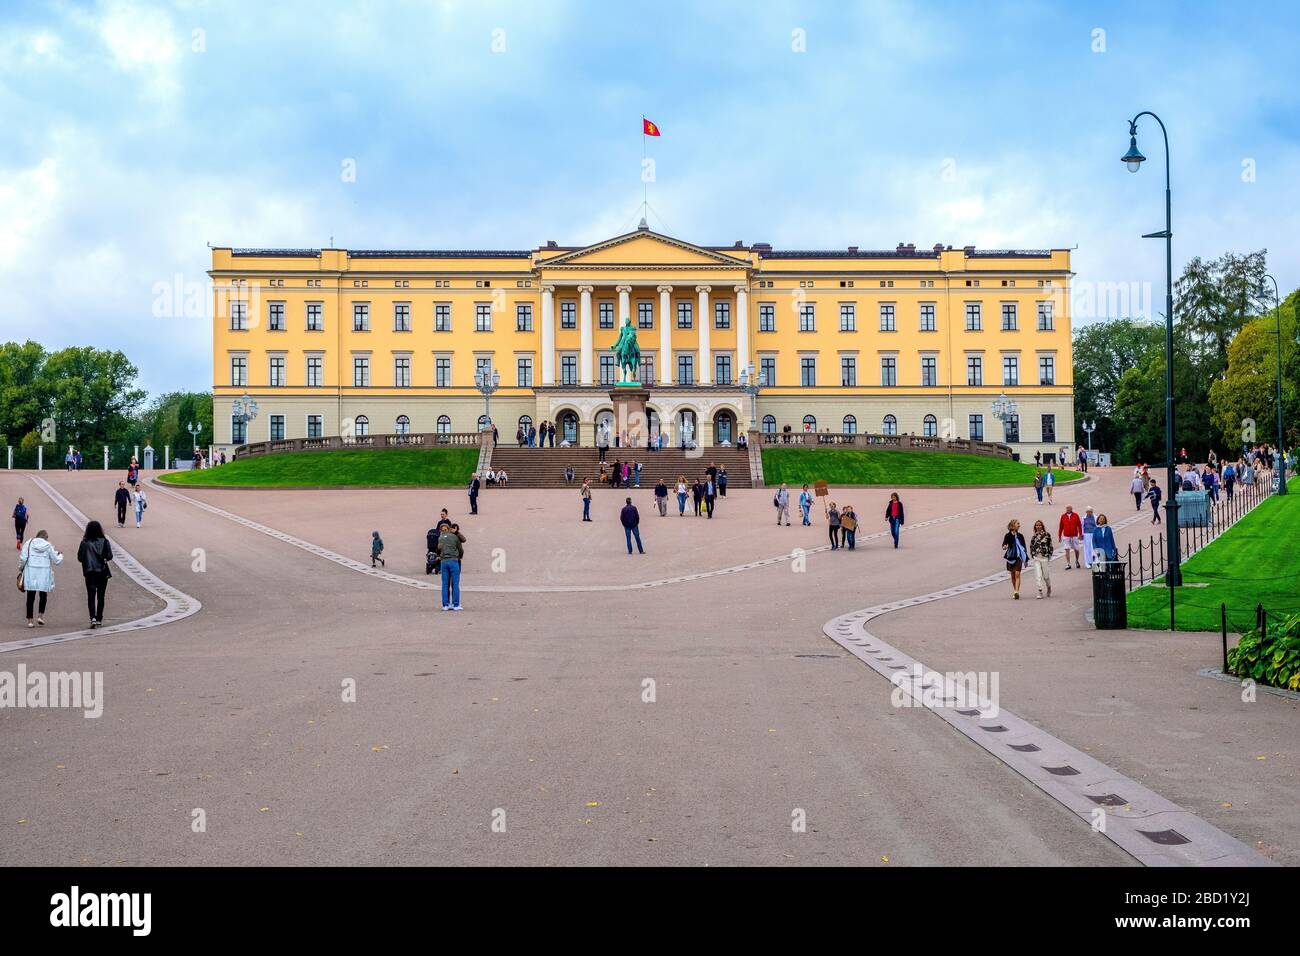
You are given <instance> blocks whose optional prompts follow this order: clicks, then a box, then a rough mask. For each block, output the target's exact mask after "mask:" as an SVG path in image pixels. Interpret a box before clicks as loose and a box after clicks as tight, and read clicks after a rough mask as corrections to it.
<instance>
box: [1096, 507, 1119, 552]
mask: <svg viewBox="0 0 1300 956" xmlns="http://www.w3.org/2000/svg"><path fill="white" fill-rule="evenodd" d="M1092 555H1093V560H1094V561H1117V560H1119V548H1118V547H1116V545H1115V533H1114V532H1113V531H1111V530H1110V525H1109V524H1108V523H1107V521H1106V516H1105V515H1097V527H1096V528H1095V529H1093V532H1092Z"/></svg>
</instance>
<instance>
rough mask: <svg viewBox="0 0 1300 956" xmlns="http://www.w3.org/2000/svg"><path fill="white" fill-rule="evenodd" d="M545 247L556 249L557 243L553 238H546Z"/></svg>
mask: <svg viewBox="0 0 1300 956" xmlns="http://www.w3.org/2000/svg"><path fill="white" fill-rule="evenodd" d="M546 248H547V249H556V248H558V245H557V244H556V242H555V240H554V239H547V240H546Z"/></svg>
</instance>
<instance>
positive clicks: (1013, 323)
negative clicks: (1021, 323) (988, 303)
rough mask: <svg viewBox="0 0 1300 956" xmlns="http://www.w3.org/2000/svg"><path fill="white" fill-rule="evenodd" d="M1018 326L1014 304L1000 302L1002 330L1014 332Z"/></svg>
mask: <svg viewBox="0 0 1300 956" xmlns="http://www.w3.org/2000/svg"><path fill="white" fill-rule="evenodd" d="M1017 327H1018V320H1017V318H1016V304H1015V303H1014V302H1003V303H1002V331H1003V332H1014V331H1015V330H1016V328H1017Z"/></svg>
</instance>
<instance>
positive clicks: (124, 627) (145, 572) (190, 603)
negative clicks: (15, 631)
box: [0, 475, 203, 654]
mask: <svg viewBox="0 0 1300 956" xmlns="http://www.w3.org/2000/svg"><path fill="white" fill-rule="evenodd" d="M29 477H30V478H31V479H32V481H34V482H35V483H36V487H38V488H40V489H41V491H43V492H45V494H46V496H47V497H48V498H49V499H50V500H51V501H52V502H54V504H55V505H57V506H58V508H59V510H60V511H62V512H63V513H64V514H65V515H67V516H68V517H69V518H70V519H71V520H72V523H73V524H74V525H76V526H77V527H78V528H84V527H85V526H86V522H87V521H89V520H90V519H89V518H87V517H86V516H85V515H84V514H82V513H81V512H80V511H79V510H78V509H77V507H76V505H74V504H73V503H72V502H70V501H69V500H68V499H67V498H65V497H64V496H63V495H61V494H60V493H59V492H58V491H56V490H55V489H54V488H52V487H50V484H49V482H47V481H46V480H45V479H44V478H41V477H38V476H36V475H31V476H29ZM108 540H109V543H110V544H111V545H112V546H113V565H114V567H115V568H116V569H117V570H118V571H121V572H123V573H124V574H125V575H126V576H127V577H129V578H130V579H131V580H132V581H134V582H135V583H136V584H138V585H140V587H142V588H144V589H145V590H146V591H148V592H149V593H150V594H152V595H153V596H154V597H156V598H158V599H159V600H161V601H162V602H163V606H162V608H161V609H160V610H158V611H155V612H154V613H153V614H149V615H147V616H145V617H141V618H137V619H136V620H134V621H124V622H122V623H121V624H108V625H105V626H104V627H97V628H95V629H93V630H92V629H90V628H83V629H82V630H80V631H70V632H65V633H63V634H50V635H47V636H41V637H33V638H31V639H29V640H23V641H8V642H6V643H3V644H0V654H3V653H6V652H9V651H22V650H27V649H28V648H32V647H43V646H46V645H49V644H63V643H66V642H67V641H81V640H85V639H86V638H90V637H111V636H112V635H114V634H123V633H126V632H127V631H136V630H139V629H140V628H143V627H157V626H159V625H160V624H171V623H173V622H175V621H180V620H184V619H185V618H187V617H189V616H190V615H192V614H197V613H198V612H199V610H200V608H202V607H203V605H202V604H201V603H200V602H199V600H198V598H195V597H192V596H190V595H189V594H186V593H185V592H184V591H182V590H180V588H176V587H173V586H172V585H170V584H168V583H167V582H166V581H164V580H163V579H162V578H160V577H158V576H157V575H156V574H154V573H153V572H152V571H150V570H149V569H148V568H146V567H145V566H144V565H143V564H141V563H140V562H139V561H137V560H136V559H135V558H134V557H132V555H131V552H129V551H127V550H126V548H124V547H122V545H121V543H120V542H118V541H116V540H114V539H113V538H112V537H109V539H108Z"/></svg>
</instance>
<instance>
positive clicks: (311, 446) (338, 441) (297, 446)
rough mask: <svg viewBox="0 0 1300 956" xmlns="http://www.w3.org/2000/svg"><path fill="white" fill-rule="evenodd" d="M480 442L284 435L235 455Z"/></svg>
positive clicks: (430, 436) (475, 442) (424, 435)
mask: <svg viewBox="0 0 1300 956" xmlns="http://www.w3.org/2000/svg"><path fill="white" fill-rule="evenodd" d="M482 441H483V436H482V435H481V434H480V433H479V432H414V433H407V434H393V435H347V436H334V437H332V438H287V439H284V440H283V441H260V442H251V443H249V444H246V445H240V446H238V447H237V448H236V449H235V457H236V458H255V457H257V456H259V455H276V454H280V453H283V452H295V451H338V450H339V449H343V448H445V447H449V446H459V447H462V448H477V447H478V446H479V445H480V444H481V443H482Z"/></svg>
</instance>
